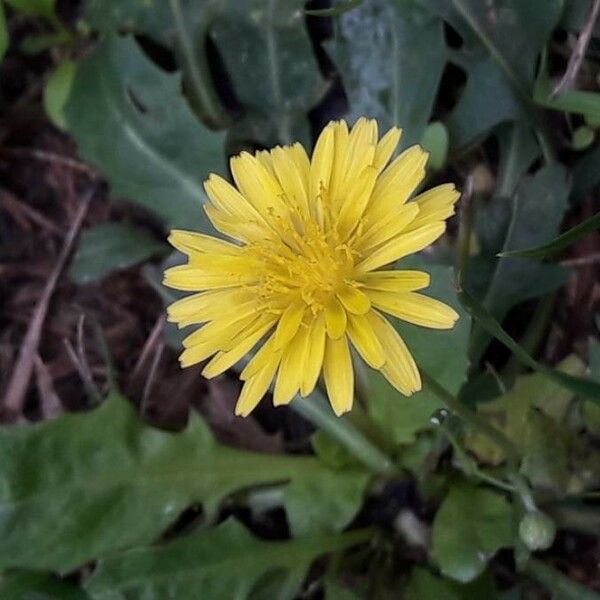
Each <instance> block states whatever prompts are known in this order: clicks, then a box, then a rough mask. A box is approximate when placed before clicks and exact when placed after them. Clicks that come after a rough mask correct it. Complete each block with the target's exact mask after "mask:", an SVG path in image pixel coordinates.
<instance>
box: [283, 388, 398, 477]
mask: <svg viewBox="0 0 600 600" xmlns="http://www.w3.org/2000/svg"><path fill="white" fill-rule="evenodd" d="M290 407H291V408H292V409H293V410H295V411H296V412H297V413H298V414H299V415H301V416H303V417H304V418H305V419H307V420H309V421H310V422H311V423H313V424H314V425H316V426H317V427H318V428H319V429H322V430H323V431H325V432H326V433H328V434H329V435H330V436H331V437H333V438H335V439H336V440H337V441H338V442H339V443H340V444H341V445H342V446H344V447H345V448H346V449H347V450H348V451H349V452H350V453H351V454H352V455H353V456H355V457H356V458H357V459H358V460H359V461H360V462H361V463H362V464H363V465H365V467H367V468H368V469H370V470H371V471H374V472H375V473H378V474H379V475H384V476H386V477H392V476H395V475H398V469H397V468H396V466H395V465H394V462H393V461H392V459H391V458H389V457H388V456H387V455H386V454H384V453H383V452H382V451H381V450H380V449H379V448H378V447H377V446H376V445H375V444H374V443H373V442H372V441H371V440H369V439H368V438H367V437H366V436H365V435H364V434H363V433H362V432H361V431H360V430H359V429H358V428H357V427H356V426H355V425H353V424H352V423H351V422H350V421H349V420H348V419H345V418H340V417H336V416H335V415H334V414H333V412H332V410H331V407H330V406H329V403H328V402H327V401H326V400H325V398H324V397H323V395H322V394H321V392H320V391H319V390H315V392H313V393H312V394H311V395H310V397H308V398H300V397H296V398H295V399H294V401H293V402H292V403H291V404H290Z"/></svg>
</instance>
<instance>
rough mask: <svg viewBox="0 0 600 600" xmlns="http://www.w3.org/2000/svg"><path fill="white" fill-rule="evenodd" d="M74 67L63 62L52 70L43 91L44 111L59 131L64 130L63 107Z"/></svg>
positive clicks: (65, 122) (68, 61) (71, 62)
mask: <svg viewBox="0 0 600 600" xmlns="http://www.w3.org/2000/svg"><path fill="white" fill-rule="evenodd" d="M75 71H76V66H75V63H74V62H73V61H72V60H69V59H67V60H64V61H63V62H62V63H60V65H58V67H57V68H56V69H55V70H54V72H53V73H52V75H50V78H49V79H48V82H47V83H46V88H45V89H44V110H45V111H46V114H47V115H48V117H49V118H50V120H51V121H52V123H54V125H56V126H57V127H59V128H60V129H66V127H67V120H66V118H65V112H64V111H65V105H66V104H67V101H68V99H69V96H70V94H71V89H72V88H73V79H74V78H75Z"/></svg>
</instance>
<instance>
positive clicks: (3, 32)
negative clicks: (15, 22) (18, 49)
mask: <svg viewBox="0 0 600 600" xmlns="http://www.w3.org/2000/svg"><path fill="white" fill-rule="evenodd" d="M8 43H9V39H8V29H7V27H6V17H5V16H4V8H3V6H2V3H1V2H0V61H1V60H2V59H3V58H4V54H5V52H6V50H7V48H8Z"/></svg>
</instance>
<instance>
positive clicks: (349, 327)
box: [165, 118, 459, 416]
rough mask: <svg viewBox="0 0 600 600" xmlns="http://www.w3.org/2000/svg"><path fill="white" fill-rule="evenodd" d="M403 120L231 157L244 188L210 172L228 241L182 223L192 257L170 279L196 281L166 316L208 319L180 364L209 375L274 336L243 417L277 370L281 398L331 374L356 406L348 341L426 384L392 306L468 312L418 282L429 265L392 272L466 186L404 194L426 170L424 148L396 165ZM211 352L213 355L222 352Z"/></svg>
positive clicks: (244, 395) (408, 388) (414, 383)
mask: <svg viewBox="0 0 600 600" xmlns="http://www.w3.org/2000/svg"><path fill="white" fill-rule="evenodd" d="M400 134H401V131H400V130H399V129H396V128H392V129H390V131H388V132H387V133H386V134H385V135H384V136H383V137H382V138H381V139H378V133H377V123H376V122H375V121H374V120H368V119H364V118H362V119H359V121H358V122H357V123H356V125H354V127H353V128H352V130H351V131H349V130H348V126H347V125H346V123H345V121H339V122H332V123H329V125H327V127H325V129H324V130H323V131H322V133H321V135H320V136H319V139H318V141H317V144H316V146H315V149H314V152H313V156H312V159H309V157H308V155H307V154H306V152H305V150H304V148H303V147H302V146H301V145H300V144H293V145H292V146H286V147H279V146H278V147H276V148H273V149H272V150H271V151H261V152H257V153H256V154H255V155H254V156H252V155H250V154H248V153H246V152H243V153H242V154H240V155H239V156H236V157H234V158H232V159H231V171H232V173H233V178H234V180H235V184H236V187H237V189H236V187H233V186H232V185H230V184H229V183H227V182H226V181H225V180H224V179H222V178H221V177H219V176H218V175H211V176H210V177H209V178H208V180H207V181H206V182H205V184H204V187H205V189H206V193H207V195H208V197H209V199H210V202H209V203H207V204H206V205H205V210H206V213H207V215H208V218H209V219H210V221H211V222H212V224H213V225H214V226H215V228H216V229H217V230H218V231H219V232H221V233H222V234H223V235H225V236H227V237H228V238H230V239H231V240H232V241H225V240H223V239H218V238H215V237H211V236H207V235H203V234H200V233H193V232H188V231H173V232H172V233H171V236H170V238H169V240H170V242H171V244H173V246H175V248H177V249H178V250H180V251H181V252H183V253H184V254H187V256H188V262H187V264H185V265H182V266H177V267H173V268H171V269H168V270H167V271H166V273H165V283H166V285H168V286H171V287H173V288H176V289H179V290H186V291H194V292H198V293H196V294H194V295H191V296H188V297H186V298H183V299H182V300H179V301H177V302H175V303H174V304H172V305H171V306H170V307H169V311H168V312H169V320H170V321H173V322H175V323H178V325H179V326H180V327H184V326H186V325H192V324H202V327H200V328H199V329H198V330H197V331H195V332H194V333H192V334H191V335H189V336H188V337H187V338H186V339H185V340H184V342H183V345H184V347H185V351H184V352H183V354H182V355H181V357H180V362H181V365H182V366H183V367H187V366H189V365H193V364H195V363H198V362H200V361H203V360H205V359H207V358H209V357H210V356H212V357H213V358H212V359H211V360H210V362H209V363H208V364H207V365H206V367H205V368H204V370H203V372H202V373H203V375H204V376H205V377H208V378H211V377H215V376H216V375H219V374H220V373H223V372H224V371H226V370H227V369H229V368H230V367H231V366H232V365H234V364H235V363H237V362H238V361H239V360H241V359H242V358H243V357H244V356H245V355H246V354H248V352H250V351H251V350H252V349H253V348H254V347H255V346H256V345H257V344H259V342H260V341H261V340H263V339H264V338H266V341H265V342H264V343H263V344H262V346H261V347H260V349H259V350H258V351H257V352H256V354H255V355H254V356H253V357H252V358H251V359H250V361H249V362H248V363H247V365H246V366H245V368H244V369H243V371H242V372H241V375H240V378H241V379H242V380H243V381H244V386H243V388H242V392H241V394H240V398H239V400H238V403H237V406H236V410H235V412H236V414H238V415H243V416H246V415H248V414H249V413H250V412H251V411H252V410H253V409H254V408H255V407H256V405H257V404H258V402H259V401H260V399H261V398H262V397H263V396H264V395H265V393H266V392H267V390H268V389H269V386H270V385H271V383H272V381H273V379H274V378H276V382H275V389H274V394H273V402H274V404H275V405H276V406H277V405H281V404H287V403H288V402H290V401H291V399H292V398H293V397H294V396H295V395H296V394H297V393H298V392H299V393H300V394H301V395H302V396H306V395H307V394H310V393H311V392H312V391H313V389H314V387H315V384H316V383H317V380H318V378H319V375H320V373H321V371H322V372H323V376H324V380H325V386H326V388H327V393H328V396H329V399H330V402H331V405H332V407H333V410H334V411H335V413H336V414H337V415H341V414H342V413H344V412H346V411H348V410H350V409H351V408H352V400H353V396H354V373H353V368H352V359H351V354H350V344H352V345H353V346H354V348H356V350H357V351H358V353H359V354H360V355H361V356H362V358H363V359H364V360H365V362H366V363H367V364H368V365H370V366H371V367H372V368H374V369H379V370H380V371H381V372H382V373H383V375H384V376H385V377H386V378H387V380H388V381H389V382H390V383H391V384H392V385H393V386H394V387H395V388H396V389H398V390H399V391H400V392H402V393H403V394H405V395H407V396H408V395H410V394H412V393H413V392H416V391H418V390H419V389H421V379H420V376H419V371H418V369H417V366H416V364H415V361H414V359H413V357H412V356H411V354H410V352H409V351H408V349H407V347H406V345H405V343H404V342H403V340H402V338H401V337H400V336H399V335H398V333H397V332H396V330H395V329H394V327H393V326H392V325H391V323H390V322H389V321H388V320H387V319H386V318H385V316H384V315H383V313H388V314H391V315H393V316H395V317H398V318H400V319H403V320H404V321H408V322H410V323H415V324H417V325H422V326H424V327H431V328H434V329H448V328H451V327H452V326H453V325H454V323H455V321H456V319H457V318H458V315H457V314H456V312H455V311H454V310H453V309H452V308H450V307H449V306H446V305H445V304H443V303H441V302H439V301H438V300H434V299H433V298H429V297H427V296H424V295H422V294H419V293H417V290H422V289H423V288H426V287H427V286H428V285H429V274H427V273H424V272H422V271H406V270H404V271H403V270H393V269H389V268H387V269H385V268H384V267H385V266H386V265H390V264H391V263H393V262H395V261H396V260H398V259H399V258H402V257H404V256H407V255H409V254H413V253H415V252H418V251H419V250H422V249H423V248H425V247H426V246H428V245H429V244H431V243H432V242H433V241H435V240H436V239H437V238H438V237H440V236H441V235H442V234H443V233H444V231H445V228H446V224H445V219H447V218H448V217H449V216H451V215H452V214H454V204H455V203H456V201H457V200H458V198H459V193H458V192H457V191H456V189H455V188H454V186H453V185H451V184H446V185H440V186H438V187H435V188H433V189H431V190H429V191H427V192H424V193H422V194H420V195H418V196H417V197H416V198H414V200H412V201H410V202H409V201H408V200H409V198H410V196H411V194H412V193H413V192H414V191H415V189H416V187H417V186H418V185H419V183H420V182H421V181H422V179H423V177H424V175H425V163H426V162H427V153H426V152H425V151H423V149H422V148H420V147H419V146H412V147H411V148H409V149H408V150H405V151H404V152H402V153H401V154H400V155H399V156H398V157H397V158H396V159H394V160H392V161H391V163H390V164H389V165H388V162H389V161H390V158H391V156H392V154H393V153H394V150H395V149H396V147H397V145H398V142H399V140H400ZM213 355H214V356H213Z"/></svg>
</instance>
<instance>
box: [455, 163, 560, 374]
mask: <svg viewBox="0 0 600 600" xmlns="http://www.w3.org/2000/svg"><path fill="white" fill-rule="evenodd" d="M568 195H569V183H568V180H567V173H566V170H565V168H564V167H562V166H560V165H558V164H553V165H548V166H546V167H544V168H542V169H540V170H539V171H538V172H537V173H536V174H535V176H533V177H526V178H524V179H523V181H522V182H521V184H520V185H519V186H518V187H517V189H516V191H515V193H514V195H513V196H512V198H511V199H510V201H509V200H508V199H501V198H495V199H494V201H493V203H492V206H490V209H491V210H492V211H498V209H503V210H504V211H506V212H508V214H509V219H508V223H507V226H506V230H505V232H504V233H503V234H502V235H501V236H499V235H498V233H499V231H500V230H499V228H498V227H495V231H494V237H495V238H496V239H492V238H490V237H488V239H486V237H485V235H484V236H482V239H481V242H482V246H483V248H484V253H485V255H487V256H488V257H489V255H490V254H493V255H495V254H496V253H497V252H498V251H500V250H501V251H502V252H509V251H511V250H516V249H519V248H523V247H528V246H535V245H538V244H539V243H542V242H547V241H548V240H549V239H552V238H553V237H554V236H555V235H556V234H557V233H558V231H559V227H560V223H561V221H562V218H563V214H564V212H565V209H566V206H567V197H568ZM541 215H543V218H541ZM496 218H499V217H498V216H496ZM489 220H490V211H486V210H483V211H481V214H480V215H479V221H480V222H481V221H483V222H485V221H487V222H488V223H487V227H488V228H489V226H490V224H489ZM484 224H485V223H484ZM500 238H501V239H502V241H501V242H500ZM499 243H501V247H498V244H499ZM487 260H488V261H490V260H491V261H493V262H492V263H491V265H490V266H492V267H493V270H492V271H491V273H490V274H489V276H488V277H487V282H486V285H485V286H483V287H484V289H485V293H484V295H483V304H484V306H485V307H486V309H487V310H488V311H489V312H490V313H491V314H492V315H493V316H494V317H495V318H496V319H498V320H499V321H501V320H502V319H503V318H504V317H505V315H506V314H507V312H508V311H509V310H510V308H512V307H513V306H514V305H515V304H518V303H519V302H523V301H525V300H528V299H530V298H534V297H536V296H539V295H543V294H545V293H548V292H549V291H552V290H553V289H555V288H556V287H558V286H559V285H561V284H563V283H564V281H565V279H566V275H565V272H564V271H563V270H562V269H561V268H560V267H558V266H555V265H544V264H539V263H537V262H535V261H532V260H527V261H525V260H519V259H515V258H500V259H496V258H491V257H490V258H488V259H487ZM466 278H467V281H468V282H469V283H470V284H471V285H472V282H473V271H471V272H469V269H467V274H466ZM477 287H482V286H481V284H478V286H477ZM489 341H490V337H489V335H488V334H487V333H486V332H485V331H484V330H483V329H482V328H481V326H478V325H477V324H476V326H475V329H474V332H473V339H472V347H471V359H472V360H473V362H474V363H478V362H479V360H480V358H481V356H482V355H483V353H484V351H485V349H486V347H487V345H488V343H489Z"/></svg>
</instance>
